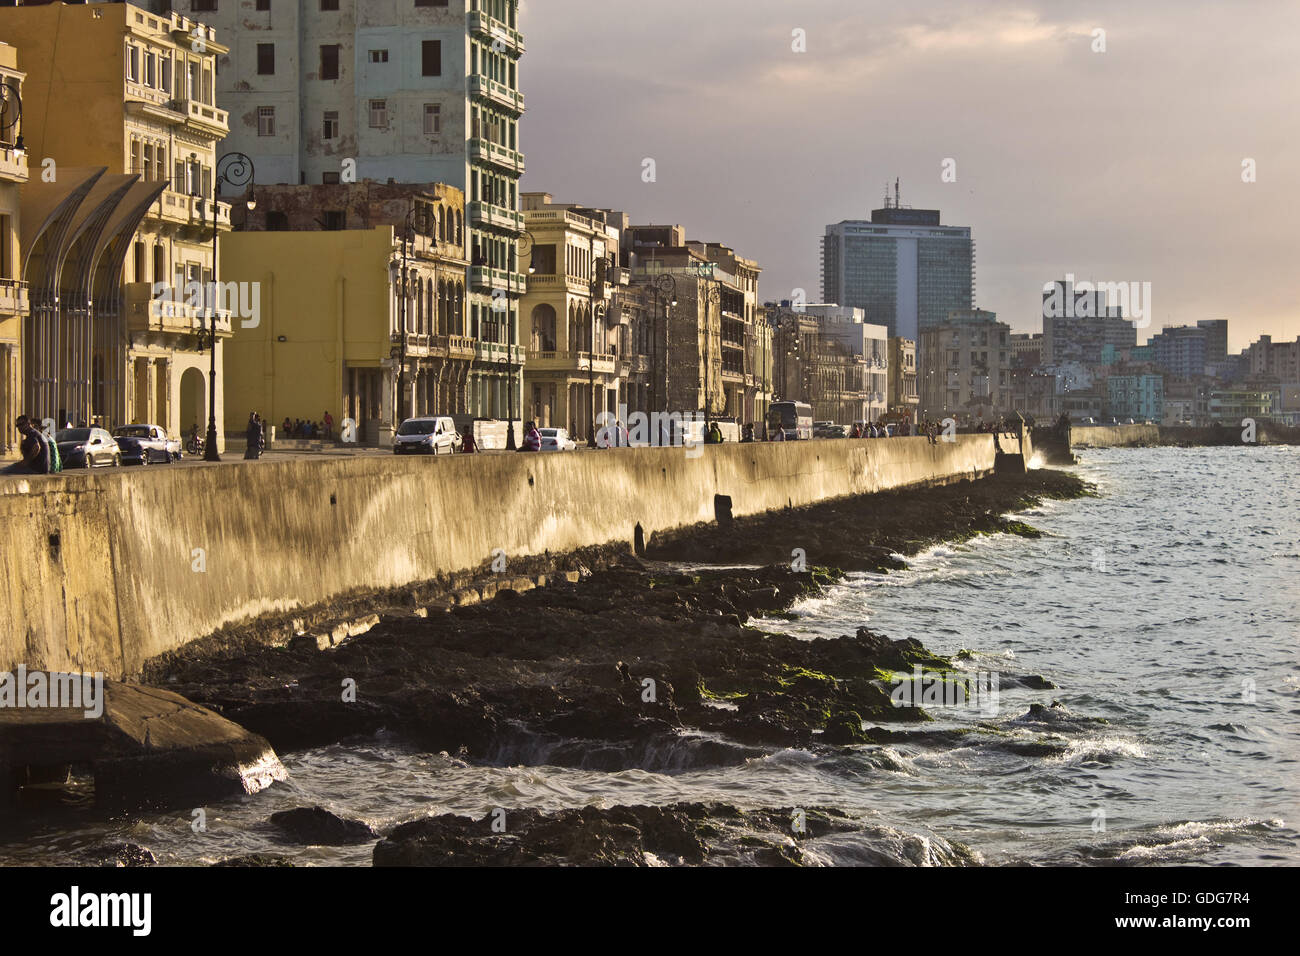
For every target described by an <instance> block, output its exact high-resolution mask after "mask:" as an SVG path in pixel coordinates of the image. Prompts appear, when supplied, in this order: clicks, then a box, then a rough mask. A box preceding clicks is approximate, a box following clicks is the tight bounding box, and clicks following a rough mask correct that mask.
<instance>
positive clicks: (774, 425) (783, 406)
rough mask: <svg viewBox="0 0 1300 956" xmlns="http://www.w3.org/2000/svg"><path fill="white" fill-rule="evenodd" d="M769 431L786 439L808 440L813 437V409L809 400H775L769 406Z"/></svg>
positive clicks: (772, 436)
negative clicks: (779, 433)
mask: <svg viewBox="0 0 1300 956" xmlns="http://www.w3.org/2000/svg"><path fill="white" fill-rule="evenodd" d="M767 432H768V437H769V438H775V437H776V433H777V432H781V438H782V439H784V440H785V441H807V440H809V439H810V438H812V437H813V410H812V406H811V405H809V404H808V403H807V402H773V403H772V404H771V405H769V406H768V407H767Z"/></svg>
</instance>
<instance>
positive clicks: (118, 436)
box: [113, 425, 181, 465]
mask: <svg viewBox="0 0 1300 956" xmlns="http://www.w3.org/2000/svg"><path fill="white" fill-rule="evenodd" d="M113 438H114V439H115V440H116V441H117V446H118V448H120V449H121V451H122V462H123V463H124V464H127V465H150V464H155V463H159V464H168V463H169V462H173V461H179V460H180V457H181V443H180V442H179V441H176V440H175V439H171V438H168V437H167V432H165V431H164V430H163V429H162V428H161V427H159V426H158V425H119V426H118V427H117V428H114V429H113Z"/></svg>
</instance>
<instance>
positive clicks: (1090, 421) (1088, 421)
mask: <svg viewBox="0 0 1300 956" xmlns="http://www.w3.org/2000/svg"><path fill="white" fill-rule="evenodd" d="M1079 424H1080V425H1100V424H1101V422H1099V421H1097V419H1095V418H1085V419H1084V420H1083V421H1081V422H1079Z"/></svg>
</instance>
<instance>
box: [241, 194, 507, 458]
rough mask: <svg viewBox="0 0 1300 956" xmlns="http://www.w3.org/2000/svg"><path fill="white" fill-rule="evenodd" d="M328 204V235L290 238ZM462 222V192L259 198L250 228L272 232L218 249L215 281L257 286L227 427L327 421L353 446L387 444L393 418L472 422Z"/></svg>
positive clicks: (246, 234)
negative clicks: (332, 207) (331, 210)
mask: <svg viewBox="0 0 1300 956" xmlns="http://www.w3.org/2000/svg"><path fill="white" fill-rule="evenodd" d="M430 190H431V191H430ZM331 191H333V192H332V193H331ZM398 191H402V192H404V193H405V195H402V196H398V195H397V192H398ZM331 195H333V196H334V199H330V200H327V202H335V201H337V203H338V205H339V206H340V208H339V210H337V211H338V213H339V215H340V216H341V217H343V218H342V219H341V220H340V223H339V225H338V226H337V227H335V228H331V229H328V230H321V229H319V228H316V229H313V230H307V229H301V228H297V229H294V228H293V226H294V225H295V224H296V223H297V221H298V218H299V212H300V211H303V210H306V209H307V207H308V205H309V202H310V201H311V200H313V199H317V200H319V199H320V198H321V197H325V196H331ZM394 206H396V208H397V210H398V211H397V212H395V213H394V212H392V211H390V210H391V207H394ZM403 213H405V215H404V214H403ZM463 214H464V196H463V194H462V193H461V192H460V190H458V189H453V188H451V187H449V186H442V185H434V186H429V187H426V191H424V192H421V193H419V194H418V195H416V191H415V190H414V188H413V187H373V188H372V187H371V186H370V184H364V183H359V184H356V185H355V186H353V187H347V186H301V187H295V186H277V187H270V188H269V189H267V190H265V191H263V192H262V193H260V197H259V199H258V207H257V216H256V217H251V216H250V217H249V222H248V224H247V225H251V226H254V227H257V226H261V227H263V228H268V227H266V223H267V221H268V220H269V221H270V223H271V227H273V228H270V231H258V230H257V229H256V228H254V229H253V230H250V229H248V228H245V229H244V230H242V231H237V232H233V233H231V234H229V235H227V236H223V237H222V239H221V263H222V270H223V272H224V273H225V274H227V275H230V276H237V277H239V278H240V280H241V281H250V282H256V283H258V286H259V288H260V289H261V315H260V321H259V323H258V324H257V325H256V327H252V328H242V327H241V328H240V329H239V331H238V334H237V335H236V336H235V337H234V338H233V339H232V340H231V341H230V342H229V343H228V345H227V363H226V372H225V374H226V381H225V386H226V393H227V394H228V395H229V396H230V411H229V413H228V414H227V417H226V428H227V429H228V430H230V431H232V432H233V431H236V430H242V429H243V428H244V426H245V424H246V422H247V420H248V413H249V412H250V411H257V412H259V413H260V414H261V415H262V418H263V419H265V420H266V421H268V422H269V423H270V424H272V425H279V424H281V423H282V422H283V421H284V419H286V418H288V419H290V420H297V419H299V418H302V419H306V420H309V421H322V420H323V419H324V416H325V413H326V412H329V414H330V415H331V416H332V417H333V418H334V420H335V423H336V434H338V432H339V431H341V429H342V424H343V422H344V421H345V420H347V419H352V420H353V421H354V422H355V423H356V429H357V436H356V437H357V441H358V442H359V443H362V444H386V443H387V436H389V435H391V433H392V429H393V427H394V425H395V424H396V423H398V422H400V420H401V419H402V418H405V417H409V416H414V415H468V414H472V412H473V410H472V408H471V407H470V401H469V395H470V392H471V391H472V389H473V387H474V383H473V382H472V381H471V377H472V375H473V374H474V365H473V363H474V358H475V355H476V350H475V340H474V339H473V338H471V337H470V336H469V335H468V334H467V333H468V332H469V329H468V327H467V326H468V317H467V311H466V288H465V267H466V261H465V258H464V253H463V251H462V250H463V248H464V243H463V240H462V238H461V235H462V230H463V222H464V218H463ZM281 217H283V218H281ZM386 217H392V218H395V219H396V220H397V222H399V223H401V225H395V224H394V223H393V222H392V221H389V222H386V223H385V222H383V220H384V219H385V218H386ZM349 221H353V222H355V225H349ZM377 223H378V224H377ZM452 223H454V224H455V226H454V227H453V225H452ZM407 225H409V226H410V227H411V229H410V231H409V232H407V228H406V227H407ZM291 229H292V231H290V230H291ZM404 237H405V238H406V240H407V241H405V242H404V241H403V239H404ZM403 290H405V296H403ZM403 299H405V301H403ZM403 332H404V333H405V334H403ZM516 374H518V373H517V372H516ZM399 386H400V390H399Z"/></svg>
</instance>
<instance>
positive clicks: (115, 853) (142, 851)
mask: <svg viewBox="0 0 1300 956" xmlns="http://www.w3.org/2000/svg"><path fill="white" fill-rule="evenodd" d="M84 855H85V857H86V859H87V860H88V861H91V862H93V863H94V864H95V865H97V866H153V865H154V864H155V863H157V862H158V860H157V858H156V857H155V856H154V855H153V852H152V851H151V850H150V849H149V848H148V847H143V846H140V845H139V844H138V843H104V844H101V845H100V846H96V847H92V848H91V849H89V850H87V851H86V852H85V854H84Z"/></svg>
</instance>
